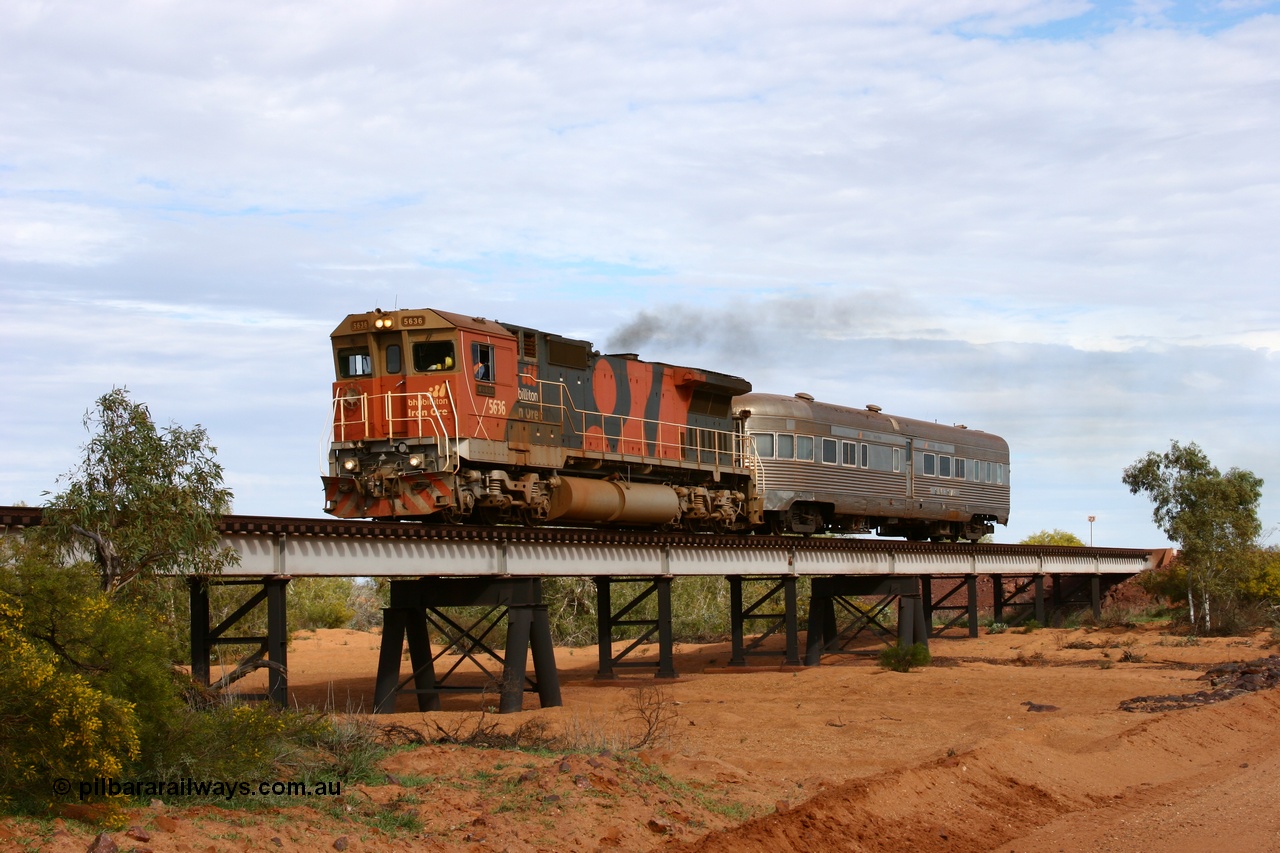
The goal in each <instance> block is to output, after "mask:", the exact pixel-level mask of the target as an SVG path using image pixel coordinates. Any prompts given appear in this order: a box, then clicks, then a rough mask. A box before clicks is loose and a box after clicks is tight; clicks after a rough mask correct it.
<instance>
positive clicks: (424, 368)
mask: <svg viewBox="0 0 1280 853" xmlns="http://www.w3.org/2000/svg"><path fill="white" fill-rule="evenodd" d="M413 369H414V370H415V371H416V372H418V373H432V372H434V371H437V370H453V341H418V342H417V343H415V344H414V345H413Z"/></svg>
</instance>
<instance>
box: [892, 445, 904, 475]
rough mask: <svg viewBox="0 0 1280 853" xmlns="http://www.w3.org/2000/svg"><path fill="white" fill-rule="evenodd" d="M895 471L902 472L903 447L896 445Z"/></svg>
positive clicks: (894, 450) (894, 451)
mask: <svg viewBox="0 0 1280 853" xmlns="http://www.w3.org/2000/svg"><path fill="white" fill-rule="evenodd" d="M893 471H894V473H895V474H901V473H902V448H901V447H895V448H894V449H893Z"/></svg>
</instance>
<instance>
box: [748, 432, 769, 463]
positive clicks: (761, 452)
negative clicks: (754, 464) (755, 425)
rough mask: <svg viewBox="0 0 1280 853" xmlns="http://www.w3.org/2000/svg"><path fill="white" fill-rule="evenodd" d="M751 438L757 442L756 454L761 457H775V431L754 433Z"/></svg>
mask: <svg viewBox="0 0 1280 853" xmlns="http://www.w3.org/2000/svg"><path fill="white" fill-rule="evenodd" d="M751 438H752V439H753V440H754V441H755V443H756V456H759V457H760V458H761V459H772V458H773V433H771V432H757V433H752V435H751Z"/></svg>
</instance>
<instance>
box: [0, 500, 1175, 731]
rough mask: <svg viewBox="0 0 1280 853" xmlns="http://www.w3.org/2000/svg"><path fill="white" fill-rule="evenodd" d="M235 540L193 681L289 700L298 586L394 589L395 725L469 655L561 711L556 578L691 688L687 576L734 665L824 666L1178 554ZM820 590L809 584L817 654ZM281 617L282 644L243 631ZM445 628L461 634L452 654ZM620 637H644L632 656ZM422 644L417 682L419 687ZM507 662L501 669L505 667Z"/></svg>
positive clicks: (438, 535) (273, 537)
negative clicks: (239, 650) (706, 592)
mask: <svg viewBox="0 0 1280 853" xmlns="http://www.w3.org/2000/svg"><path fill="white" fill-rule="evenodd" d="M39 523H40V511H39V509H35V508H26V507H4V508H0V528H2V529H3V531H4V532H5V533H10V532H12V531H15V530H20V529H22V528H24V527H29V526H33V525H36V524H39ZM221 530H222V539H223V542H224V544H225V545H227V546H229V547H231V548H233V549H234V550H235V551H236V553H237V554H238V556H239V562H238V564H236V565H234V566H232V567H229V568H228V569H227V570H225V571H224V572H223V573H222V574H221V575H219V576H217V577H210V578H189V579H188V583H189V587H190V596H191V648H192V675H193V677H194V678H195V679H196V680H197V681H198V682H200V683H202V684H204V685H206V686H210V685H211V677H212V672H211V666H210V658H211V655H212V654H213V653H214V651H215V649H216V648H217V647H218V646H224V645H239V646H243V645H249V646H252V647H256V648H255V650H254V651H253V652H252V653H251V654H249V655H248V656H247V657H246V658H244V659H243V660H242V661H241V662H240V664H239V665H238V666H237V667H236V668H235V669H234V670H233V671H232V672H231V674H229V675H228V676H224V677H223V678H222V679H220V680H219V682H218V683H217V684H214V685H213V686H215V687H225V686H227V685H228V684H229V683H230V682H231V681H233V680H234V679H235V678H238V677H240V676H242V675H244V674H247V673H248V672H252V671H254V670H255V669H257V668H266V669H268V695H269V697H270V698H271V699H273V700H274V701H277V702H280V703H283V702H284V701H285V698H286V695H287V688H288V660H287V638H288V631H287V624H286V615H285V614H286V609H285V596H286V590H287V587H288V584H289V581H290V580H291V579H292V578H295V577H378V578H387V579H389V580H390V587H391V591H390V602H389V605H388V606H387V607H386V608H384V610H383V628H382V641H381V647H380V652H379V662H378V672H377V680H376V686H375V691H374V705H375V710H377V711H380V712H384V711H392V710H394V707H395V702H396V697H397V696H398V695H401V694H406V693H407V694H411V695H414V696H416V698H417V706H418V708H419V709H421V710H432V709H436V708H439V707H440V697H441V695H442V694H446V693H449V692H455V691H470V692H476V691H477V690H479V689H481V688H477V687H475V686H462V687H459V686H457V685H456V679H451V676H453V675H454V672H455V670H456V669H457V667H458V665H459V664H460V663H461V662H462V661H463V660H470V661H472V662H473V663H475V664H476V665H477V666H478V667H479V668H480V669H481V670H482V671H483V672H484V673H486V674H487V675H488V676H489V677H490V679H491V683H496V684H497V688H498V692H499V695H500V703H499V710H500V711H502V712H510V711H518V710H520V709H521V708H522V706H523V697H524V693H525V692H526V691H528V690H536V692H537V693H538V697H539V700H540V704H541V705H542V706H544V707H546V706H551V705H559V704H561V699H560V686H559V677H558V675H557V673H556V668H555V658H554V655H553V650H552V640H551V630H550V622H549V618H548V614H547V604H546V602H545V601H544V600H543V596H542V580H543V579H544V578H551V577H581V578H590V579H591V581H592V582H593V584H594V587H595V594H596V614H597V645H598V650H599V668H598V670H597V675H596V677H597V678H598V679H602V680H610V679H613V678H614V677H615V674H616V672H617V671H618V670H619V669H623V668H633V667H641V668H648V669H651V670H653V671H654V672H655V675H656V677H658V678H675V677H676V676H677V672H676V669H675V663H674V654H673V647H674V637H673V632H672V621H673V619H672V616H673V614H672V599H671V587H672V583H673V582H674V581H675V580H676V579H677V578H681V577H693V576H715V577H723V578H725V579H726V581H727V583H728V585H729V601H730V607H729V622H730V628H731V630H730V637H731V655H730V661H729V665H730V666H738V667H741V666H745V665H746V663H747V658H748V657H750V656H762V655H772V656H773V657H774V658H775V659H776V658H777V657H778V656H779V653H778V652H777V651H770V650H766V649H765V648H764V647H763V644H764V641H765V640H767V639H768V638H770V637H772V636H775V635H781V636H782V637H784V638H785V642H784V643H783V651H782V652H781V657H782V664H783V665H784V666H813V665H817V664H818V663H819V662H820V660H821V658H822V656H823V655H824V654H838V653H842V652H844V651H846V649H847V647H848V645H849V644H850V642H851V641H852V639H853V638H854V637H856V636H858V635H859V634H860V633H861V632H863V631H872V632H874V633H877V634H879V635H881V636H882V637H884V638H886V639H889V640H892V639H895V638H896V640H897V642H899V643H904V644H908V643H914V642H923V643H926V644H927V642H928V639H929V637H930V636H931V635H936V634H938V633H940V632H942V631H945V630H948V629H953V628H960V627H963V628H965V629H967V631H968V634H969V636H971V637H976V636H977V634H978V607H979V600H980V589H982V590H983V597H984V598H985V597H987V596H989V599H988V601H989V606H990V607H991V609H992V615H993V618H994V620H995V621H997V622H1006V623H1008V624H1011V625H1016V624H1019V623H1021V622H1024V621H1026V620H1029V619H1035V620H1036V621H1038V622H1039V623H1041V624H1051V623H1052V622H1054V621H1056V620H1058V619H1060V618H1062V616H1063V615H1065V614H1066V613H1068V612H1071V611H1079V610H1086V609H1087V610H1091V611H1092V612H1093V614H1094V616H1095V618H1096V617H1098V616H1100V613H1101V607H1102V599H1103V596H1104V595H1105V594H1106V592H1107V591H1108V590H1109V589H1110V588H1111V587H1113V586H1115V585H1116V584H1118V583H1121V582H1122V581H1124V580H1127V579H1128V578H1131V577H1133V576H1134V575H1136V574H1137V573H1138V572H1141V571H1143V570H1144V569H1149V568H1155V567H1157V566H1159V565H1162V564H1163V563H1164V562H1165V561H1167V560H1168V559H1169V557H1170V552H1169V551H1167V550H1165V549H1134V548H1083V547H1057V546H1034V545H994V544H991V545H987V544H968V543H925V542H906V541H901V540H892V539H857V538H840V537H830V538H828V537H811V538H802V537H792V536H711V535H703V534H697V535H695V534H677V533H652V532H633V531H615V530H585V529H570V528H551V527H545V528H515V527H437V526H429V525H420V524H406V523H388V522H352V521H347V520H334V519H308V518H270V517H256V516H240V515H229V516H225V517H224V518H223V519H222V522H221ZM211 585H228V586H243V587H245V588H247V589H249V590H250V593H249V595H248V596H247V598H245V600H244V602H243V603H242V604H241V605H240V606H239V607H238V608H237V609H236V610H235V611H234V612H232V613H231V614H230V615H228V616H227V617H226V618H224V619H222V620H221V621H220V622H219V623H218V624H216V625H215V624H212V622H211V618H210V603H209V589H210V586H211ZM802 586H807V587H808V608H807V612H808V620H807V626H806V627H807V630H806V631H805V632H804V636H803V643H802V638H801V631H800V611H801V608H800V600H799V599H800V588H801V587H802ZM647 602H653V603H652V604H646V603H647ZM264 604H265V606H266V617H267V618H266V625H267V629H266V636H265V637H264V636H237V635H234V634H233V633H232V629H234V628H235V627H236V626H237V625H238V624H240V623H241V622H242V620H243V619H244V618H245V617H246V616H247V615H248V614H249V613H250V612H252V611H254V610H255V609H256V608H258V607H259V606H261V605H264ZM459 607H467V608H472V609H471V610H469V611H468V612H469V613H470V614H472V618H469V619H466V620H463V619H460V618H459V617H458V616H457V611H456V609H457V608H459ZM891 608H896V612H895V610H894V609H891ZM642 613H644V614H646V615H641V614H642ZM475 614H479V615H478V616H476V615H475ZM895 616H896V619H895V618H894V617H895ZM503 622H505V626H506V634H505V641H504V643H503V647H502V649H501V650H499V649H497V648H495V646H496V645H497V643H496V642H495V641H493V640H490V639H489V638H490V636H497V635H498V634H499V633H500V632H498V631H496V629H497V628H498V626H499V625H500V624H502V623H503ZM748 626H750V628H751V630H750V631H748ZM432 630H434V631H435V633H436V635H437V636H438V637H442V638H444V639H443V640H442V641H441V644H440V645H441V647H440V648H439V649H438V650H435V651H433V649H432V644H431V640H430V634H431V631H432ZM619 633H630V634H632V635H636V634H638V637H635V636H633V637H632V639H631V642H630V643H629V644H627V645H626V647H625V648H623V649H622V650H621V651H620V652H616V653H615V651H614V643H615V637H617V635H618V634H619ZM749 634H750V635H751V639H750V640H749V641H748V635H749ZM655 641H656V644H657V648H658V656H657V660H656V661H639V660H635V659H632V657H631V655H632V652H634V651H635V650H636V649H637V648H639V647H640V646H641V645H644V644H646V643H652V642H655ZM406 643H407V645H408V649H409V659H410V669H411V672H410V674H409V675H408V677H406V678H403V679H402V678H401V674H400V664H401V657H402V655H403V651H404V646H405V645H406ZM530 653H532V658H533V673H532V677H531V676H530V673H529V671H528V660H529V657H530V656H531V655H530ZM446 654H452V655H455V656H456V662H455V663H454V664H453V665H452V667H451V668H450V669H449V670H448V671H446V672H443V673H441V672H439V671H438V669H437V665H438V664H439V665H443V663H442V661H441V658H442V657H443V656H444V655H446ZM494 663H496V664H497V668H498V672H496V673H495V672H492V671H491V670H490V669H489V666H492V665H493V664H494ZM486 689H487V688H486Z"/></svg>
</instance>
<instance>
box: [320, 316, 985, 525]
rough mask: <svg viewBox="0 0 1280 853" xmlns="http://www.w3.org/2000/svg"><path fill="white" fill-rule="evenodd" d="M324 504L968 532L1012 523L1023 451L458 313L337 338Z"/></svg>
mask: <svg viewBox="0 0 1280 853" xmlns="http://www.w3.org/2000/svg"><path fill="white" fill-rule="evenodd" d="M332 339H333V354H334V362H335V367H336V370H337V381H335V382H334V385H333V442H332V444H331V446H330V451H329V475H328V476H327V477H324V487H325V510H326V511H327V512H329V513H331V514H333V515H336V516H340V517H343V518H381V519H412V520H418V521H427V522H438V523H460V522H477V523H520V524H541V523H550V524H569V525H582V524H588V525H609V526H622V527H645V528H682V529H686V530H694V531H713V532H728V531H749V530H762V531H768V532H775V533H816V532H822V531H834V532H845V533H860V532H871V531H875V532H877V533H879V534H881V535H883V536H905V537H908V538H911V539H971V540H976V539H978V538H980V537H981V536H983V535H984V534H986V533H990V532H992V530H993V529H994V528H993V525H994V524H995V523H997V522H998V523H1000V524H1006V523H1008V518H1009V446H1008V444H1006V443H1005V441H1004V440H1003V439H1001V438H999V437H997V436H994V435H991V434H990V433H985V432H981V431H979V430H970V429H966V428H965V427H962V426H955V427H948V426H940V425H938V424H934V423H928V422H924V421H917V420H911V419H908V418H900V417H893V416H890V415H886V414H883V413H882V412H881V411H880V409H879V407H877V406H867V407H866V408H865V409H853V408H846V407H843V406H835V405H830V404H826V403H819V402H817V401H815V400H814V399H813V398H812V397H811V396H809V395H808V394H796V395H794V396H790V397H788V396H779V395H773V394H755V393H752V392H751V384H750V383H749V382H747V381H746V380H744V379H740V378H738V377H736V376H729V375H727V374H723V373H715V372H712V371H708V370H699V369H695V368H691V367H676V366H673V365H670V364H660V363H656V362H647V361H641V360H640V359H639V358H637V357H636V356H635V355H633V354H630V353H623V354H617V355H601V354H600V353H598V352H596V351H595V350H594V349H593V348H592V345H591V344H590V343H589V342H587V341H580V340H573V339H570V338H565V337H561V336H559V335H555V334H550V333H547V332H540V331H537V330H535V329H530V328H526V327H523V326H517V325H512V324H509V323H496V322H493V321H491V320H485V319H482V318H479V317H464V316H462V315H459V314H451V313H448V312H445V311H432V310H426V309H423V310H396V311H385V312H384V311H374V312H371V313H367V314H352V315H350V316H348V317H347V318H346V319H345V320H343V321H342V323H341V325H339V326H338V328H337V329H336V330H334V332H333V335H332Z"/></svg>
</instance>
